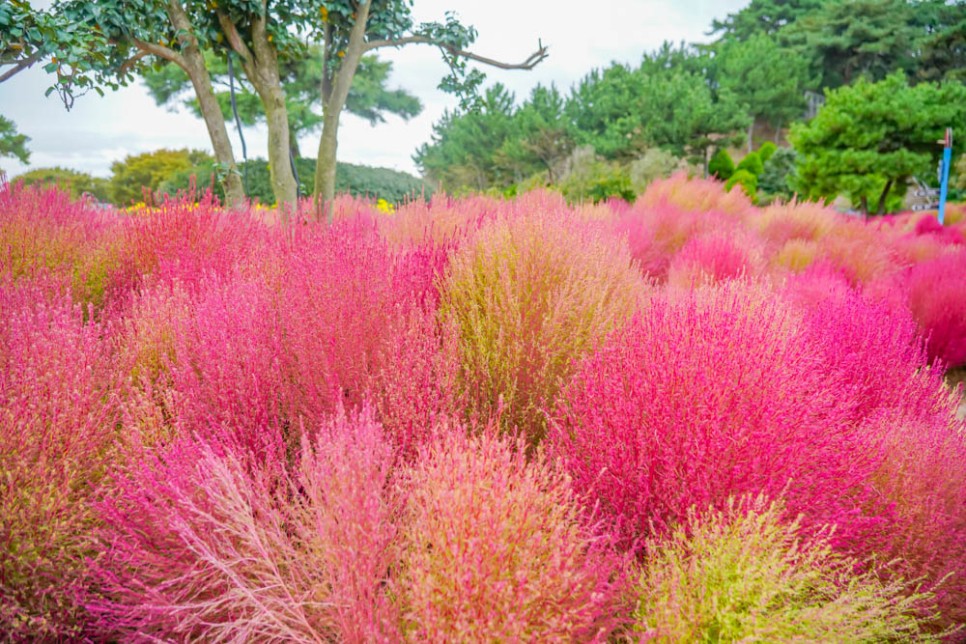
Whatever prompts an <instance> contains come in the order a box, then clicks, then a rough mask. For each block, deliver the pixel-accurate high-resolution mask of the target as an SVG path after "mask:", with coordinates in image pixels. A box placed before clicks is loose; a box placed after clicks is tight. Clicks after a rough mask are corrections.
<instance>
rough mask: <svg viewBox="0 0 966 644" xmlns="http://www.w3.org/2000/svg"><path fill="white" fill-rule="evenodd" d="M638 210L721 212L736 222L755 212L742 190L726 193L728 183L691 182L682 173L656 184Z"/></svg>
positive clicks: (691, 179)
mask: <svg viewBox="0 0 966 644" xmlns="http://www.w3.org/2000/svg"><path fill="white" fill-rule="evenodd" d="M634 205H635V207H638V206H645V207H654V206H666V205H670V206H674V207H677V208H680V209H681V210H685V211H688V212H696V213H705V212H710V211H717V212H721V213H724V214H726V215H728V216H730V217H732V218H734V219H741V218H743V217H745V215H747V214H748V213H749V212H750V211H751V210H752V209H753V208H752V204H751V200H750V199H749V198H748V196H747V195H746V194H744V192H742V191H741V190H732V191H731V192H727V191H725V188H724V183H722V182H720V181H716V180H714V179H697V178H689V177H688V175H687V173H685V172H678V173H676V174H674V175H673V176H671V177H670V178H668V179H658V180H657V181H654V182H652V183H651V184H650V185H649V186H648V187H647V190H645V191H644V193H643V194H641V195H639V196H638V197H637V201H635V202H634Z"/></svg>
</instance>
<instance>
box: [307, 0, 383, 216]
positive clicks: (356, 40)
mask: <svg viewBox="0 0 966 644" xmlns="http://www.w3.org/2000/svg"><path fill="white" fill-rule="evenodd" d="M371 6H372V0H365V1H364V2H360V3H359V7H358V9H357V10H356V21H355V23H354V24H353V25H352V30H351V31H350V32H349V45H348V48H347V49H346V51H345V56H344V57H343V59H342V65H341V67H340V68H339V73H338V75H336V77H335V79H334V80H333V81H332V84H331V88H326V87H324V86H323V88H322V95H323V96H322V137H321V138H320V139H319V153H318V156H317V158H316V162H315V213H316V218H318V219H322V218H323V217H325V218H326V219H328V221H329V222H330V223H331V222H332V218H333V215H334V212H333V208H332V202H333V200H334V199H335V167H336V165H335V164H336V159H337V151H338V137H339V117H340V116H341V115H342V110H343V108H345V103H346V100H348V98H349V88H350V87H352V79H353V78H354V77H355V74H356V69H358V67H359V61H360V60H362V54H363V53H365V47H366V43H365V36H366V23H368V21H369V9H370V7H371ZM328 49H329V43H328V42H327V43H326V47H325V50H326V56H328V55H329V52H328ZM327 89H328V90H329V91H328V92H326V90H327ZM326 93H328V96H326Z"/></svg>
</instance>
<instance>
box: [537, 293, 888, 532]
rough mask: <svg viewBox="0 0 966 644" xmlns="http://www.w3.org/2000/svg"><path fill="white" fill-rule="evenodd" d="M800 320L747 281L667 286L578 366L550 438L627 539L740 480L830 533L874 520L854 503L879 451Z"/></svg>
mask: <svg viewBox="0 0 966 644" xmlns="http://www.w3.org/2000/svg"><path fill="white" fill-rule="evenodd" d="M797 324H798V320H797V318H796V317H795V316H794V315H793V314H792V313H791V312H790V310H789V309H788V308H787V307H786V306H784V305H783V304H782V303H781V302H778V301H775V296H774V295H773V294H771V293H768V292H765V291H762V290H756V288H755V287H754V286H751V285H747V284H744V285H740V286H737V285H736V286H734V287H730V288H724V289H718V290H711V289H708V290H699V291H696V292H693V293H689V294H684V295H680V296H674V295H673V294H670V295H668V296H665V297H664V298H658V299H656V300H655V301H654V302H652V304H651V306H650V307H649V308H648V309H647V310H646V311H644V312H643V313H641V314H640V315H639V316H638V317H637V318H636V320H635V321H634V322H633V323H631V324H630V326H629V327H628V328H627V329H626V330H624V331H622V332H619V333H616V334H615V335H614V336H613V337H612V338H611V339H610V340H609V341H608V342H607V343H606V345H605V346H603V347H602V348H601V349H600V351H599V352H598V353H597V354H596V355H594V356H593V357H592V358H589V359H587V360H586V361H585V362H584V364H583V366H582V367H580V368H579V369H578V374H577V376H576V377H575V379H574V381H573V383H572V385H571V386H570V387H569V388H568V389H567V390H566V393H565V396H564V398H563V400H562V402H561V405H560V408H559V422H558V423H557V424H556V427H555V428H554V430H553V432H552V438H551V450H552V451H553V452H555V453H557V454H559V455H560V457H561V458H562V459H563V461H564V462H565V463H566V466H567V469H568V470H569V472H570V473H571V475H572V476H573V478H574V483H575V485H576V488H577V490H578V491H579V492H580V493H586V494H588V495H589V498H593V499H599V500H600V504H601V509H602V511H603V512H604V513H605V515H607V516H609V518H610V519H611V520H612V521H613V522H614V523H615V524H616V527H617V529H618V530H619V532H620V534H621V535H622V537H623V539H624V542H625V544H628V545H629V544H632V543H634V542H635V540H637V539H640V538H642V537H646V536H648V533H649V532H650V529H651V527H653V528H654V529H656V530H657V531H658V532H664V531H666V530H667V529H668V528H669V527H670V526H671V525H673V524H675V523H677V522H680V521H682V520H684V519H685V517H686V516H687V512H688V508H690V507H691V506H694V505H696V506H698V507H707V506H709V505H717V504H720V503H723V502H724V501H725V500H726V499H727V498H728V497H729V496H733V495H737V494H745V493H755V494H757V493H761V492H765V493H766V494H768V495H770V496H772V497H774V498H778V497H779V496H784V497H785V498H786V499H787V504H788V509H789V511H790V512H792V513H793V514H797V513H799V512H801V513H803V514H804V521H805V522H806V523H807V524H808V525H816V526H817V525H820V524H823V523H835V524H837V525H838V528H837V533H836V540H837V543H853V542H856V541H860V540H861V539H862V538H863V536H864V535H866V534H867V533H868V531H869V530H870V529H872V528H874V527H875V526H876V525H877V524H879V523H880V522H881V521H882V519H883V517H880V516H875V515H873V516H865V515H862V514H860V513H857V512H856V507H857V506H859V505H860V504H861V503H863V502H864V501H865V500H867V499H868V498H869V497H870V493H871V490H869V489H868V488H867V486H866V481H867V480H868V477H869V475H870V474H871V472H873V471H874V469H875V467H876V466H877V464H878V463H879V461H880V460H881V457H880V455H879V454H878V453H877V452H876V451H875V450H872V449H869V445H868V444H867V442H866V441H863V440H862V437H861V436H860V435H858V434H857V433H856V431H855V427H854V425H853V423H851V422H850V421H851V420H852V419H851V418H850V416H851V411H852V408H851V405H850V403H849V401H848V400H843V397H842V392H841V391H840V390H839V388H838V384H837V383H829V382H828V381H827V380H826V377H825V373H824V366H823V361H822V355H821V354H820V353H819V352H816V351H815V350H814V349H813V348H811V347H810V346H809V345H808V344H807V343H806V342H803V339H802V336H801V334H800V332H799V331H798V330H797Z"/></svg>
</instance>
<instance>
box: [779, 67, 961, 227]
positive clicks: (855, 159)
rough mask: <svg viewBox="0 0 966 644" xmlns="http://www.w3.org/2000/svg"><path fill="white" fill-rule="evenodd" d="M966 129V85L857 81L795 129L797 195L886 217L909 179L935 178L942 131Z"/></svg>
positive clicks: (896, 78) (895, 78) (897, 77)
mask: <svg viewBox="0 0 966 644" xmlns="http://www.w3.org/2000/svg"><path fill="white" fill-rule="evenodd" d="M963 126H966V86H964V85H962V84H959V83H946V84H943V85H936V84H934V83H920V84H919V85H916V86H910V85H909V84H908V82H907V80H906V78H905V76H904V75H903V74H901V73H896V74H892V75H890V76H889V77H887V78H886V79H885V80H883V81H880V82H878V83H872V82H869V81H866V80H859V81H858V82H856V83H855V84H854V85H852V86H850V87H842V88H839V89H837V90H832V91H829V92H827V94H826V103H825V106H824V107H822V109H821V110H820V111H819V113H818V115H817V116H816V117H815V118H814V119H812V120H811V121H810V122H808V123H799V124H796V125H795V126H793V128H792V133H791V135H790V140H791V142H792V144H793V145H794V147H795V150H796V151H797V152H798V153H799V154H800V155H801V161H800V164H799V166H798V178H797V181H796V188H797V189H798V190H799V192H800V193H801V194H803V195H805V196H807V197H808V198H826V199H831V198H834V197H835V196H836V195H838V194H840V193H846V194H848V195H849V196H850V198H851V199H852V201H853V203H856V204H859V205H860V206H861V209H862V211H863V212H864V213H869V212H877V213H879V214H881V213H883V212H884V211H885V209H886V205H887V202H888V199H889V197H890V195H893V194H895V195H901V194H903V193H904V191H905V188H906V183H907V181H908V179H909V178H910V177H913V176H915V175H917V174H921V175H926V174H928V173H931V172H933V171H934V168H935V164H936V160H937V158H938V156H939V153H940V147H939V146H938V145H936V141H937V140H938V139H940V138H941V137H942V134H943V131H944V128H946V127H954V128H957V129H960V128H962V127H963Z"/></svg>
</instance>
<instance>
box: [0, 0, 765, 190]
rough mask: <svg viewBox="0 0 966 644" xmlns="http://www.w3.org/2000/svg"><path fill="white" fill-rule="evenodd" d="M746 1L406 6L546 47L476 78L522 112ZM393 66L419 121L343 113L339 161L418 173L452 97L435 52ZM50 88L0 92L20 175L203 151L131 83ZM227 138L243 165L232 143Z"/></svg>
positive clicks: (193, 132)
mask: <svg viewBox="0 0 966 644" xmlns="http://www.w3.org/2000/svg"><path fill="white" fill-rule="evenodd" d="M746 4H748V0H597V1H596V2H586V1H580V2H578V1H577V0H486V1H483V0H416V2H415V3H414V5H415V6H414V8H413V12H414V14H415V18H416V21H417V22H421V21H427V20H436V19H441V18H442V17H443V15H444V13H445V12H446V11H447V10H451V11H455V12H456V13H457V15H458V16H459V17H460V18H461V19H462V20H463V21H464V22H465V23H469V24H472V25H474V26H475V27H476V28H477V29H478V30H479V38H478V39H477V42H476V44H475V45H474V47H473V50H474V51H475V52H477V53H479V54H482V55H485V56H489V57H492V58H498V59H502V60H505V61H508V62H520V61H522V60H523V59H525V58H526V57H527V56H529V55H530V53H532V52H533V51H534V50H535V49H536V47H537V39H538V38H539V39H541V40H542V41H543V43H544V44H545V45H548V46H549V52H550V57H549V58H548V59H547V60H545V61H544V62H543V63H541V64H540V65H539V66H538V67H537V68H536V69H535V70H533V71H530V72H524V71H502V70H495V69H486V68H483V69H484V71H486V72H487V76H488V83H494V82H497V81H499V82H501V83H503V84H504V85H506V86H508V87H509V88H510V89H511V90H512V91H513V92H514V93H515V94H516V97H517V101H518V102H520V101H522V100H523V99H525V98H526V97H527V95H528V94H529V92H530V90H531V89H532V88H533V86H535V85H536V84H538V83H542V84H544V85H548V84H550V83H555V84H556V85H557V87H558V88H560V89H561V90H563V91H566V90H568V89H569V88H570V87H571V86H572V85H574V84H575V83H576V82H578V81H579V80H580V78H582V77H583V76H584V75H586V74H587V73H588V72H589V71H590V70H591V69H593V68H595V67H602V66H606V65H608V64H609V63H610V62H612V61H620V62H630V63H636V62H637V61H639V60H640V57H641V55H642V54H643V53H644V52H646V51H651V50H654V49H656V48H657V47H659V46H660V44H661V43H662V42H663V41H665V40H670V41H673V42H678V41H682V40H684V41H687V42H697V41H707V40H708V37H707V35H706V32H707V31H708V28H709V26H710V24H711V21H712V19H713V18H723V17H724V16H725V15H727V14H728V13H733V12H735V11H737V10H738V9H740V8H742V7H743V6H745V5H746ZM380 55H381V56H382V57H383V58H385V59H389V60H392V62H393V65H394V70H393V76H392V79H391V85H392V86H394V87H396V86H398V87H404V88H406V89H408V90H409V91H410V92H412V93H414V94H415V95H416V96H418V97H419V98H420V100H421V101H422V102H423V106H424V109H423V112H422V114H421V115H420V116H419V117H417V118H415V119H412V120H410V121H409V122H405V121H403V120H401V119H398V118H395V117H390V118H389V119H388V121H387V122H386V123H384V124H380V125H377V126H375V127H373V126H370V125H369V124H368V123H366V122H365V121H362V120H361V119H358V118H356V117H353V116H351V115H343V118H342V127H341V129H340V133H339V160H340V161H348V162H351V163H362V164H367V165H373V166H382V167H387V168H394V169H397V170H403V171H407V172H412V173H414V174H416V173H417V170H416V166H415V164H414V163H413V160H412V155H413V153H414V151H415V150H416V148H418V147H419V146H420V145H421V144H423V143H425V142H427V141H429V139H430V135H431V133H432V125H433V123H434V122H435V121H436V120H437V119H438V118H439V117H440V115H441V114H442V113H443V111H444V110H445V109H447V108H450V109H451V108H453V107H454V106H455V105H456V99H455V98H453V97H452V96H450V95H448V94H444V93H442V92H440V91H439V90H437V89H436V85H437V83H438V82H439V80H440V78H441V77H442V76H443V75H444V74H445V72H446V68H445V65H444V64H443V63H442V62H441V61H440V57H439V54H438V52H437V50H435V49H433V48H431V47H426V46H409V47H406V48H403V49H401V50H382V53H381V54H380ZM49 85H50V79H49V78H48V77H47V75H46V74H45V73H44V72H43V70H42V69H41V67H40V66H39V65H38V66H36V67H35V68H33V69H30V70H28V71H26V72H22V73H21V74H19V75H18V76H16V77H14V78H13V79H11V80H9V81H7V82H5V83H0V114H2V115H3V116H6V117H7V118H10V119H12V120H13V121H14V122H15V123H16V124H17V127H18V129H19V130H20V132H21V133H23V134H26V135H27V136H29V137H30V138H31V141H30V142H29V144H28V146H29V148H30V150H31V152H32V154H31V158H30V161H31V163H30V166H29V168H40V167H49V166H62V167H68V168H73V169H76V170H83V171H85V172H90V173H91V174H94V175H97V176H105V177H106V176H109V175H110V165H111V162H112V161H115V160H119V159H122V158H124V157H125V156H126V155H128V154H135V153H139V152H146V151H149V150H155V149H158V148H162V147H168V148H182V147H190V148H196V149H202V150H210V149H211V148H210V144H209V141H208V136H207V133H206V130H205V127H204V124H203V123H202V121H201V119H198V118H195V117H193V116H192V115H190V114H188V113H187V112H185V111H184V110H183V109H176V110H173V111H172V110H171V109H169V108H162V107H157V106H155V104H154V102H153V100H152V99H151V98H150V97H149V96H148V95H147V92H146V91H145V89H144V88H143V87H142V86H141V85H140V83H137V84H135V85H134V86H132V87H128V88H125V89H122V90H120V91H118V92H115V93H108V94H107V95H106V96H105V97H104V98H100V97H98V96H97V95H96V94H94V93H91V94H89V95H87V96H84V97H82V98H80V99H78V100H77V102H76V103H75V104H74V108H73V109H72V110H71V111H70V112H67V111H65V109H64V107H63V104H62V103H61V102H60V100H59V99H58V98H57V96H56V94H52V95H51V96H50V97H49V98H45V97H44V90H45V89H46V88H47V87H48V86H49ZM230 135H231V137H232V140H233V143H234V144H235V155H236V157H237V158H239V159H240V158H241V148H240V145H239V144H238V134H237V132H236V131H235V130H234V128H233V127H231V129H230ZM245 140H246V143H247V144H248V154H249V157H255V156H261V157H264V156H266V153H265V148H266V142H267V136H266V132H265V130H264V128H263V127H254V128H246V129H245ZM299 143H300V146H301V150H302V154H303V155H306V156H314V155H315V151H316V149H317V147H318V134H313V135H311V136H308V137H305V138H303V139H300V141H299ZM0 168H2V169H3V170H5V171H6V172H7V173H8V176H16V175H17V174H19V173H21V172H23V171H24V170H26V169H29V168H28V167H24V166H23V165H21V164H20V163H19V162H17V161H16V160H15V159H9V158H2V159H0Z"/></svg>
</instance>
